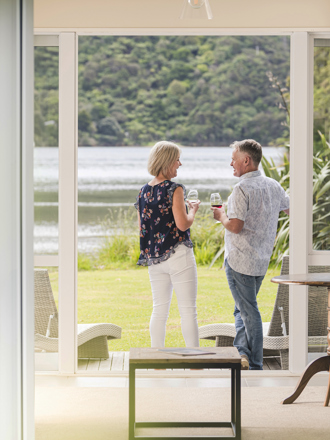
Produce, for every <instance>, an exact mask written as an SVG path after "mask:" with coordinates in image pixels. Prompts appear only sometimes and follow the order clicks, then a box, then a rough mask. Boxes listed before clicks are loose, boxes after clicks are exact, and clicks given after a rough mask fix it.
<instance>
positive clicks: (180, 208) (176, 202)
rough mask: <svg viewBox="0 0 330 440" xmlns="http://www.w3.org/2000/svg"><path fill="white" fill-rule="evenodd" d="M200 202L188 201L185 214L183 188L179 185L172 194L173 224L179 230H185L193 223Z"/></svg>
mask: <svg viewBox="0 0 330 440" xmlns="http://www.w3.org/2000/svg"><path fill="white" fill-rule="evenodd" d="M199 204H200V202H199V201H198V202H194V203H190V209H189V213H188V214H187V211H186V205H185V202H184V196H183V189H182V188H181V187H180V186H179V187H178V188H177V189H176V190H175V191H174V194H173V204H172V210H173V215H174V220H175V224H176V225H177V227H178V228H179V229H180V231H186V230H187V229H188V228H190V226H191V225H192V224H193V222H194V219H195V215H196V212H197V211H198V208H199Z"/></svg>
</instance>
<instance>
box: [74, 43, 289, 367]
mask: <svg viewBox="0 0 330 440" xmlns="http://www.w3.org/2000/svg"><path fill="white" fill-rule="evenodd" d="M289 59H290V54H289V38H288V37H204V36H200V37H195V36H194V37H186V36H167V37H164V36H149V37H145V36H140V37H126V36H121V37H111V36H95V37H90V36H82V37H79V85H78V86H79V119H78V129H79V133H78V135H79V152H78V251H79V256H78V270H79V272H78V325H81V324H83V325H84V324H92V323H93V324H97V323H112V324H115V325H118V326H120V327H121V328H122V335H121V339H112V340H109V341H108V350H109V351H110V352H115V351H124V352H127V351H129V349H130V347H134V346H150V335H149V321H150V315H151V311H152V295H151V288H150V283H149V279H148V271H147V269H146V268H142V269H141V268H137V267H136V261H137V258H138V256H139V253H140V251H139V238H138V235H139V233H138V227H137V215H136V211H135V209H134V207H133V204H134V202H135V197H136V196H137V194H138V192H139V190H140V188H141V187H142V185H144V184H145V183H146V182H148V181H150V179H151V177H150V175H149V174H148V171H147V158H148V155H149V151H150V146H151V145H153V144H154V143H155V142H156V141H158V140H161V139H171V140H173V141H175V142H177V143H179V144H180V145H183V146H184V147H183V148H182V162H183V167H182V168H180V172H179V173H178V178H177V179H175V180H176V181H178V182H182V183H184V185H185V186H186V188H187V190H189V189H192V188H193V189H197V190H198V196H199V198H200V199H201V201H202V206H201V208H200V210H199V212H198V218H196V221H195V223H194V225H193V228H192V237H193V241H194V242H195V244H196V246H195V256H196V260H197V264H198V270H199V275H200V278H199V293H198V295H199V299H198V301H199V304H198V314H199V315H198V316H199V318H198V319H199V323H200V325H205V324H207V323H211V322H233V304H232V298H231V294H230V291H229V288H228V285H227V283H226V281H225V280H221V288H219V285H220V280H219V278H220V277H221V276H222V275H223V273H224V272H223V271H219V270H218V269H219V267H220V265H221V264H220V263H221V261H220V260H218V261H217V263H216V266H217V267H216V268H212V269H211V270H209V269H208V266H209V265H210V263H211V261H212V260H213V258H214V256H215V255H216V254H217V252H218V251H219V250H220V249H221V248H222V245H223V233H222V232H221V229H220V228H219V227H218V225H217V224H216V223H215V222H214V220H213V217H212V216H211V213H210V194H211V193H214V192H220V193H221V196H222V198H223V200H224V201H225V202H226V200H227V198H228V196H229V194H230V193H231V191H232V188H233V186H234V185H235V183H236V182H237V179H236V178H233V174H232V169H231V167H230V162H231V153H232V150H231V149H230V148H228V146H229V144H230V143H232V142H233V141H234V140H236V139H237V140H238V139H244V138H246V137H254V138H256V139H257V140H258V141H260V142H261V143H262V144H263V145H264V146H267V148H265V149H264V155H265V157H266V158H267V159H268V160H270V158H273V159H274V161H275V163H274V165H275V166H276V165H279V164H280V163H282V162H283V160H282V156H283V152H284V151H285V150H284V149H277V148H275V147H272V146H273V145H274V144H275V142H274V141H275V140H276V139H279V138H284V137H285V136H286V134H287V131H288V130H287V127H285V126H284V125H283V123H284V122H285V121H286V114H285V112H283V111H282V110H281V109H280V108H279V105H278V104H279V101H280V98H279V95H278V91H277V90H276V89H275V88H274V87H271V86H270V81H269V72H270V71H271V72H272V75H274V77H279V78H280V79H282V81H283V82H285V80H286V78H287V77H288V75H289ZM221 147H226V148H221ZM221 234H222V235H221ZM268 284H269V286H268ZM267 286H268V287H269V297H268V299H269V300H267V304H266V301H265V300H262V299H261V300H260V301H261V302H262V301H265V302H264V303H261V307H260V308H261V309H262V310H263V313H264V315H263V319H264V320H265V321H270V318H271V314H272V310H273V305H274V300H275V296H276V289H277V286H275V285H272V284H271V283H267ZM209 292H213V294H212V295H210V293H209ZM221 295H223V300H224V303H225V304H226V305H225V306H224V307H223V308H222V309H221V310H220V309H219V301H220V302H221V301H222V300H221V298H220V296H221ZM224 309H225V310H224ZM215 320H218V321H215ZM166 345H167V346H184V341H183V337H182V333H181V326H180V316H179V312H178V306H177V303H176V299H175V296H173V300H172V306H171V311H170V317H169V320H168V331H167V334H166ZM201 345H205V346H206V345H214V341H206V340H203V341H201ZM116 355H117V356H116V357H115V358H114V359H116V362H115V364H116V365H117V367H118V365H119V364H120V361H119V359H122V360H123V363H122V366H123V365H124V362H125V360H124V359H125V358H124V357H119V354H118V353H116ZM121 355H122V354H121ZM79 357H80V356H79V355H78V358H79ZM87 357H88V356H87ZM101 357H102V356H101V355H100V356H99V358H101ZM101 364H102V362H101V363H100V365H99V366H100V368H101ZM88 365H89V363H88V362H87V361H86V360H82V359H79V362H78V369H86V368H87V369H88ZM91 365H92V368H96V367H95V365H96V363H93V362H92V363H91ZM103 365H104V368H109V369H110V368H112V367H111V366H112V363H111V360H110V361H109V360H108V361H107V363H104V364H103ZM93 366H94V367H93ZM97 368H98V367H97Z"/></svg>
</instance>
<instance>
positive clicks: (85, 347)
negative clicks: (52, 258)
mask: <svg viewBox="0 0 330 440" xmlns="http://www.w3.org/2000/svg"><path fill="white" fill-rule="evenodd" d="M34 301H35V313H34V325H35V329H34V339H35V348H36V349H39V350H44V351H50V352H57V351H58V312H57V308H56V304H55V301H54V296H53V291H52V287H51V284H50V281H49V276H48V271H47V269H35V271H34ZM120 338H121V327H119V326H118V325H115V324H78V358H79V359H81V358H104V359H108V358H109V349H108V342H107V340H108V339H120Z"/></svg>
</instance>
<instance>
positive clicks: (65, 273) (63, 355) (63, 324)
mask: <svg viewBox="0 0 330 440" xmlns="http://www.w3.org/2000/svg"><path fill="white" fill-rule="evenodd" d="M45 31H47V30H45V29H42V30H41V29H40V30H39V31H37V35H38V32H40V33H41V34H44V33H45ZM312 31H313V30H309V29H304V30H302V31H293V30H292V29H284V30H283V29H241V30H237V29H226V30H223V29H222V30H219V29H209V28H208V29H112V30H111V29H70V30H69V32H63V30H60V29H56V30H54V29H53V30H48V33H49V34H50V33H53V37H54V35H58V36H59V45H60V104H59V126H60V137H59V148H60V165H59V166H60V184H59V231H60V237H59V277H60V279H59V292H60V300H59V301H60V308H59V311H60V322H59V338H60V343H59V346H60V348H59V350H60V354H59V356H60V366H59V373H60V374H75V373H77V354H76V353H77V346H76V339H77V334H76V328H77V326H76V322H77V281H76V280H77V149H78V143H77V99H78V93H77V90H78V78H77V70H78V67H77V66H78V53H77V47H78V38H79V36H84V35H117V36H120V35H131V36H132V35H214V36H220V35H274V36H278V35H288V36H291V65H290V68H291V74H290V76H291V84H290V88H291V122H290V144H291V148H290V151H291V152H290V155H291V163H290V181H291V183H290V194H291V208H290V273H292V274H297V273H305V272H306V271H307V268H308V265H321V264H327V265H330V251H322V252H320V251H315V250H313V244H312V225H313V223H312V222H313V219H312V161H311V154H312V151H313V134H312V133H313V60H314V58H313V41H314V38H330V29H329V33H328V32H326V33H325V32H319V33H318V32H312ZM38 37H39V35H38ZM62 51H63V53H62ZM65 90H66V91H65ZM63 100H65V102H64V101H63ZM61 101H62V102H61ZM306 176H308V179H306ZM72 203H74V206H73V205H72ZM61 205H62V206H61ZM303 237H305V239H303ZM38 258H40V259H38V260H37V259H36V261H38V263H40V261H41V257H38ZM43 258H45V259H44V260H43V261H44V263H43V265H45V263H46V257H43ZM48 258H53V263H55V264H52V265H57V264H56V263H57V262H56V260H55V259H54V257H48ZM48 261H49V262H51V261H50V260H48ZM48 265H50V264H48ZM65 292H66V293H65ZM289 301H290V355H289V371H290V372H292V373H294V374H300V373H301V371H303V369H304V368H305V366H306V364H307V357H308V356H307V355H308V347H307V341H308V339H307V334H308V299H307V288H306V287H302V286H290V300H289ZM73 317H74V322H72V321H73V320H72V318H73ZM64 335H65V338H64Z"/></svg>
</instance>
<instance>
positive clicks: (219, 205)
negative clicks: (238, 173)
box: [210, 193, 226, 222]
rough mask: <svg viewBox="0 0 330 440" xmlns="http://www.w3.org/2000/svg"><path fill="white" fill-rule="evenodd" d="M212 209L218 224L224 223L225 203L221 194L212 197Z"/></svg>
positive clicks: (214, 194)
mask: <svg viewBox="0 0 330 440" xmlns="http://www.w3.org/2000/svg"><path fill="white" fill-rule="evenodd" d="M210 203H211V209H212V211H213V217H214V219H215V220H217V221H218V222H222V220H221V219H222V218H223V215H225V216H226V212H225V209H224V207H223V202H222V199H221V196H220V194H219V193H213V194H211V197H210Z"/></svg>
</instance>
